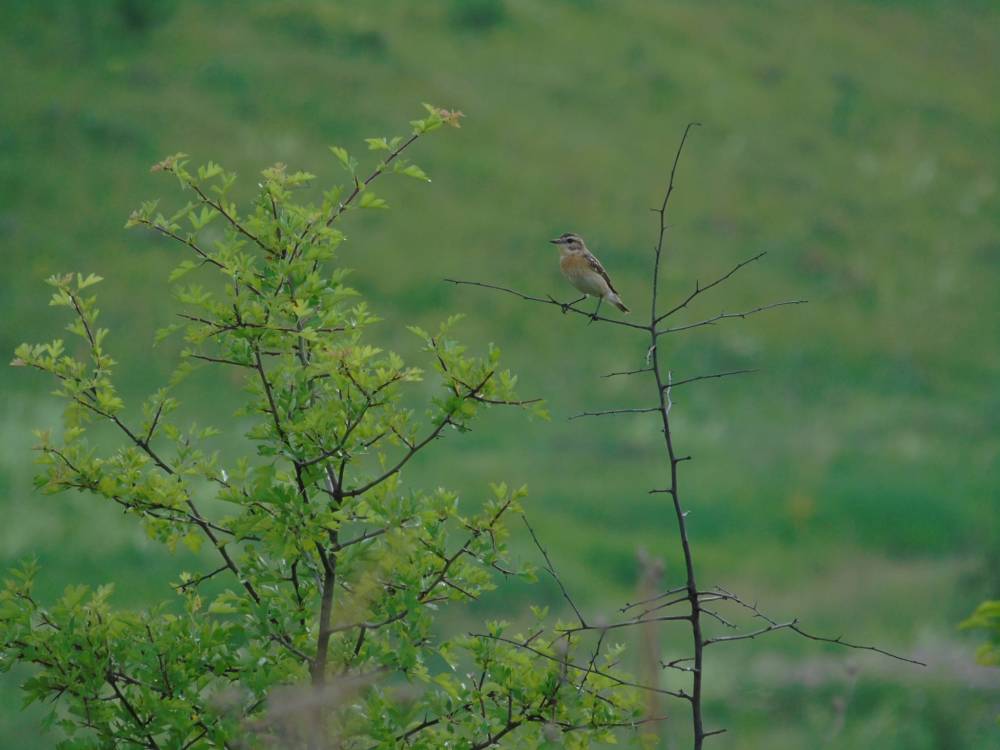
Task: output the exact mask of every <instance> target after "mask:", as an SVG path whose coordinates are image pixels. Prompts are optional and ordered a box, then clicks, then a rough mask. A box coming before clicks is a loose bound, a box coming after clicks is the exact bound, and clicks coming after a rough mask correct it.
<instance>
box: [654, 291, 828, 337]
mask: <svg viewBox="0 0 1000 750" xmlns="http://www.w3.org/2000/svg"><path fill="white" fill-rule="evenodd" d="M808 301H809V300H805V299H792V300H785V301H784V302H772V303H771V304H770V305H761V306H760V307H755V308H753V309H752V310H744V311H743V312H733V313H727V312H721V313H719V314H718V315H715V316H713V317H711V318H706V319H705V320H699V321H697V322H695V323H686V324H684V325H679V326H674V327H673V328H662V329H660V330H658V331H657V332H656V336H663V335H664V334H667V333H677V332H678V331H688V330H690V329H692V328H701V327H702V326H710V325H714V324H715V323H717V322H718V321H720V320H727V319H729V318H749V317H750V316H751V315H755V314H757V313H759V312H764V311H765V310H773V309H774V308H776V307H785V306H787V305H804V304H806V303H807V302H808Z"/></svg>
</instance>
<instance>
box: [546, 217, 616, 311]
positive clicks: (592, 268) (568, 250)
mask: <svg viewBox="0 0 1000 750" xmlns="http://www.w3.org/2000/svg"><path fill="white" fill-rule="evenodd" d="M549 242H551V243H552V244H553V245H556V246H557V247H558V248H559V250H560V258H559V269H560V270H561V271H562V274H563V276H565V277H566V280H567V281H569V283H570V284H572V285H573V286H574V287H576V288H577V289H579V290H580V291H581V292H583V295H584V296H582V297H581V298H580V299H578V300H574V301H573V302H570V303H568V304H566V305H563V311H564V312H565V311H566V310H567V309H568V308H569V307H570V306H572V305H575V304H576V303H577V302H581V301H582V300H585V299H587V297H588V296H590V297H597V298H598V299H597V307H596V308H595V310H594V312H593V314H592V315H591V316H590V320H591V322H593V321H594V320H597V313H598V312H600V310H601V304H602V303H603V302H604V300H607V301H608V302H610V303H611V304H612V305H614V306H615V307H617V308H618V309H619V310H621V311H622V312H623V313H625V314H628V312H629V309H628V308H627V307H626V306H625V303H624V302H622V299H621V297H619V296H618V291H617V290H616V289H615V285H614V284H612V283H611V277H610V276H608V272H607V271H605V270H604V266H602V265H601V261H599V260H598V259H597V258H595V257H594V254H593V253H592V252H590V250H588V249H587V245H586V243H585V242H584V241H583V238H582V237H581V236H580V235H578V234H574V233H573V232H564V233H563V234H561V235H559V236H558V237H556V238H555V239H554V240H549Z"/></svg>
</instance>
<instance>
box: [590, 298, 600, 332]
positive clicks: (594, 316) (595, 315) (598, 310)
mask: <svg viewBox="0 0 1000 750" xmlns="http://www.w3.org/2000/svg"><path fill="white" fill-rule="evenodd" d="M602 302H604V297H598V298H597V307H595V308H594V312H593V314H592V315H591V316H590V323H593V322H594V321H595V320H597V313H599V312H600V311H601V303H602ZM590 323H587V325H588V326H589V325H590Z"/></svg>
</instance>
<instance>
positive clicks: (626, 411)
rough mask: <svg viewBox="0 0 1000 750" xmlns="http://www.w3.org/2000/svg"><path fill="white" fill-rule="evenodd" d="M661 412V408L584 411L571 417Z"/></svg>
mask: <svg viewBox="0 0 1000 750" xmlns="http://www.w3.org/2000/svg"><path fill="white" fill-rule="evenodd" d="M659 410H660V407H658V406H653V407H650V408H646V409H607V410H606V411H584V412H580V413H579V414H574V415H573V416H572V417H570V419H571V420H573V419H580V418H581V417H606V416H608V415H610V414H649V413H651V412H657V411H659Z"/></svg>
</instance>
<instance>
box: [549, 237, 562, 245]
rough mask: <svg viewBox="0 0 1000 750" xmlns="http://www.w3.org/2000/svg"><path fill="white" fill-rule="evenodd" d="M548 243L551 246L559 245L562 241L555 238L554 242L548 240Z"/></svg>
mask: <svg viewBox="0 0 1000 750" xmlns="http://www.w3.org/2000/svg"><path fill="white" fill-rule="evenodd" d="M549 242H551V243H552V244H553V245H558V244H559V243H561V242H562V239H560V238H559V237H556V238H555V239H554V240H549Z"/></svg>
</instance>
